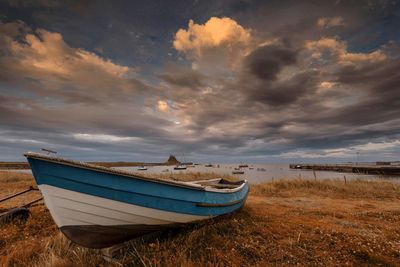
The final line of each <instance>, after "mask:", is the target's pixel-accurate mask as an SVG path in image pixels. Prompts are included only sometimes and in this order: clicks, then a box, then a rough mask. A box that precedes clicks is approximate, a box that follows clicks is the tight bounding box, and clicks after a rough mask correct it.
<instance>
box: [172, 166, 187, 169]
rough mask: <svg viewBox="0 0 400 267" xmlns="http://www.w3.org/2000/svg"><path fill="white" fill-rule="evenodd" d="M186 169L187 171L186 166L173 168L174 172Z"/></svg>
mask: <svg viewBox="0 0 400 267" xmlns="http://www.w3.org/2000/svg"><path fill="white" fill-rule="evenodd" d="M186 169H187V167H186V165H176V166H175V167H174V170H186Z"/></svg>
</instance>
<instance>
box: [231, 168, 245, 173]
mask: <svg viewBox="0 0 400 267" xmlns="http://www.w3.org/2000/svg"><path fill="white" fill-rule="evenodd" d="M232 174H244V171H243V170H236V169H235V170H234V171H233V172H232Z"/></svg>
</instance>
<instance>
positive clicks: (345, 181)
mask: <svg viewBox="0 0 400 267" xmlns="http://www.w3.org/2000/svg"><path fill="white" fill-rule="evenodd" d="M343 178H344V183H347V180H346V175H344V176H343Z"/></svg>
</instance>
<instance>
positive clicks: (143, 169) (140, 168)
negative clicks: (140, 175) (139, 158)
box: [137, 166, 147, 171]
mask: <svg viewBox="0 0 400 267" xmlns="http://www.w3.org/2000/svg"><path fill="white" fill-rule="evenodd" d="M137 170H138V171H147V168H146V167H145V166H140V167H139V168H137Z"/></svg>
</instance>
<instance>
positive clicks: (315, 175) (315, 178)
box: [313, 170, 317, 181]
mask: <svg viewBox="0 0 400 267" xmlns="http://www.w3.org/2000/svg"><path fill="white" fill-rule="evenodd" d="M313 174H314V181H317V174H316V173H315V170H313Z"/></svg>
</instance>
